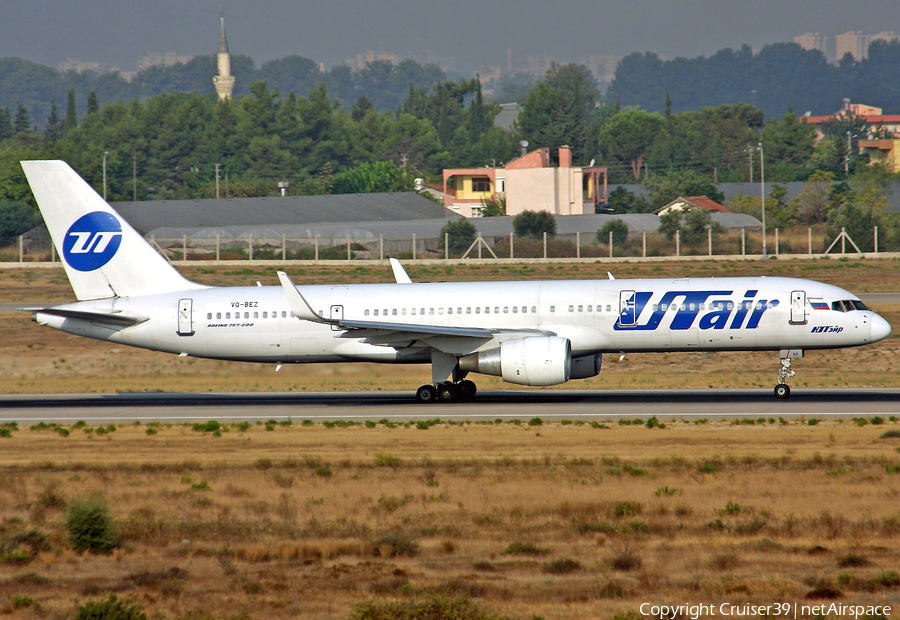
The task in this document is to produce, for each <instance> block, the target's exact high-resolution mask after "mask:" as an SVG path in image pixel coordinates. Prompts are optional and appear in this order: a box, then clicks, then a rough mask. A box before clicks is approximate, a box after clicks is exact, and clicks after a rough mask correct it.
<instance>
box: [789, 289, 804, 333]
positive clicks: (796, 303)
mask: <svg viewBox="0 0 900 620" xmlns="http://www.w3.org/2000/svg"><path fill="white" fill-rule="evenodd" d="M805 324H806V291H791V325H805Z"/></svg>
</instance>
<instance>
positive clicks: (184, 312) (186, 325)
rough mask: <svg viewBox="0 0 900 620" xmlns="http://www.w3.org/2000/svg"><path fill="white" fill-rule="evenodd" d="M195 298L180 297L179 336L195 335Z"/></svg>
mask: <svg viewBox="0 0 900 620" xmlns="http://www.w3.org/2000/svg"><path fill="white" fill-rule="evenodd" d="M193 306H194V300H193V299H179V300H178V330H177V331H176V333H177V334H178V335H179V336H193V335H194V319H193V315H194V307H193Z"/></svg>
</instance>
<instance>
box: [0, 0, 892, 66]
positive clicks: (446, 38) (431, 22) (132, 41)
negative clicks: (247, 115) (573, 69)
mask: <svg viewBox="0 0 900 620" xmlns="http://www.w3.org/2000/svg"><path fill="white" fill-rule="evenodd" d="M220 6H222V7H223V8H224V10H225V20H226V29H227V31H228V41H229V45H230V47H231V52H232V53H233V54H246V55H249V56H251V57H252V58H253V59H254V60H255V61H256V63H257V65H259V64H262V63H263V62H264V61H266V60H270V59H272V58H280V57H282V56H287V55H289V54H299V55H301V56H306V57H308V58H312V59H313V60H316V61H320V62H324V63H325V65H326V67H330V66H331V65H333V64H339V63H341V62H343V60H344V59H345V58H348V57H352V56H355V55H356V54H357V53H360V52H364V51H366V50H370V49H374V50H380V51H387V52H393V53H396V54H398V55H400V56H401V57H410V58H416V59H420V60H423V61H424V60H437V61H441V62H442V63H443V64H445V65H446V66H452V65H451V62H452V63H453V64H455V69H456V70H458V71H460V72H469V71H473V70H475V69H478V68H482V69H483V68H484V67H487V66H489V65H500V66H502V67H503V68H505V67H506V61H507V49H511V50H512V57H513V65H514V67H516V66H518V67H524V65H525V64H526V58H527V57H528V56H544V55H550V56H553V57H555V58H556V59H557V60H558V61H561V62H571V61H579V60H581V59H583V58H586V57H587V56H589V55H591V54H609V55H617V56H622V55H625V54H628V53H631V52H636V51H637V52H643V51H655V52H658V53H660V54H661V55H663V56H664V57H674V56H688V57H693V56H698V55H701V54H704V55H708V54H711V53H713V52H715V51H717V50H719V49H722V48H725V47H735V48H736V47H740V46H741V45H742V44H744V43H747V44H749V45H750V46H752V47H753V48H754V49H759V48H760V47H762V46H763V45H765V44H767V43H773V42H779V41H790V40H791V39H792V38H793V37H795V36H797V35H800V34H803V33H805V32H811V31H817V32H820V33H822V34H825V35H830V36H833V35H835V34H839V33H842V32H846V31H848V30H860V31H862V32H863V33H866V34H874V33H878V32H881V31H883V30H894V31H897V32H898V33H900V4H898V2H897V0H850V1H848V0H751V1H742V2H738V1H736V0H682V1H673V0H617V1H615V2H611V1H609V0H543V1H540V2H538V1H536V0H479V1H474V0H452V1H443V2H437V1H431V0H253V1H242V0H28V1H22V0H0V57H3V56H20V57H23V58H26V59H29V60H34V61H37V62H41V63H43V64H47V65H50V66H54V67H55V66H56V65H57V64H58V63H59V62H60V61H62V60H65V59H66V58H69V57H77V58H79V59H81V60H83V61H99V62H101V63H102V64H103V65H105V66H117V67H119V68H121V69H122V70H126V71H128V70H135V69H137V63H138V59H139V58H140V57H141V56H144V55H145V54H147V53H150V52H176V53H178V54H184V55H188V56H194V55H197V54H213V53H215V52H216V51H217V48H218V19H219V7H220Z"/></svg>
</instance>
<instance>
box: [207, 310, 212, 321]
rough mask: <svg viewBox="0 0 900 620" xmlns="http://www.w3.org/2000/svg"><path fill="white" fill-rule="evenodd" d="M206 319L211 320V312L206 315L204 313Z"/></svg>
mask: <svg viewBox="0 0 900 620" xmlns="http://www.w3.org/2000/svg"><path fill="white" fill-rule="evenodd" d="M206 318H207V320H208V319H211V318H212V312H207V313H206Z"/></svg>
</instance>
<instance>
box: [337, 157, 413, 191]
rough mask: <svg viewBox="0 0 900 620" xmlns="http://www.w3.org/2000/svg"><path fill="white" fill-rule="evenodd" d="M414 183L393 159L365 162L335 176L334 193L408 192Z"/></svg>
mask: <svg viewBox="0 0 900 620" xmlns="http://www.w3.org/2000/svg"><path fill="white" fill-rule="evenodd" d="M408 191H412V183H411V180H410V179H409V178H408V176H407V175H406V174H405V173H404V172H403V170H402V169H400V168H399V167H398V166H397V165H396V164H395V163H394V162H392V161H378V162H375V163H369V162H365V163H362V164H360V165H358V166H356V167H354V168H350V169H349V170H345V171H344V172H341V173H339V174H337V175H335V177H334V187H333V189H332V193H334V194H369V193H372V192H408Z"/></svg>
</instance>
